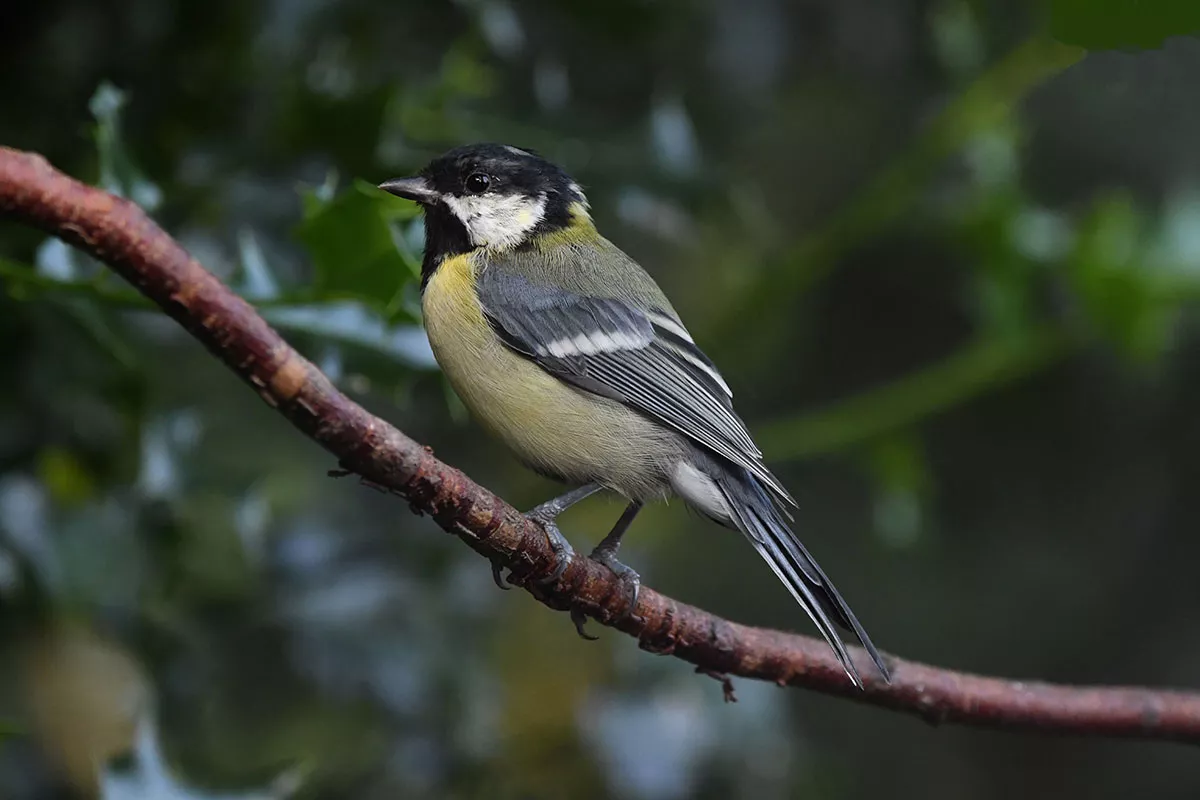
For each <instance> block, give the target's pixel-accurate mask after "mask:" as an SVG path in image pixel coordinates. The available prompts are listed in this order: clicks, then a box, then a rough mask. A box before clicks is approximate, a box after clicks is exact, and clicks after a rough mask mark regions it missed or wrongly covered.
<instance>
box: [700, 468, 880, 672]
mask: <svg viewBox="0 0 1200 800" xmlns="http://www.w3.org/2000/svg"><path fill="white" fill-rule="evenodd" d="M716 484H717V487H718V488H719V489H720V491H721V493H722V495H723V496H724V498H725V502H726V504H727V505H728V506H729V509H730V511H731V512H732V515H733V519H732V520H731V522H732V523H733V524H734V525H735V526H736V527H737V528H738V530H740V531H741V532H742V533H744V534H745V535H746V538H747V539H749V540H750V543H751V544H752V545H754V549H755V550H757V551H758V554H759V555H760V556H762V557H763V560H764V561H766V562H767V564H768V565H769V566H770V567H771V570H772V571H773V572H774V573H775V575H776V577H778V578H779V580H780V581H782V582H783V584H784V586H786V587H787V588H788V591H790V592H791V594H792V596H793V597H794V598H796V602H797V603H799V604H800V607H801V608H803V609H804V610H805V612H807V613H808V616H809V618H810V619H812V621H813V624H814V625H816V626H817V630H819V631H820V632H821V635H822V636H823V637H824V638H825V641H826V642H828V643H829V646H830V647H831V648H833V652H834V654H835V655H837V658H838V661H840V662H841V664H842V667H843V668H844V669H845V670H846V674H847V675H849V676H850V680H852V681H853V682H854V684H855V685H856V686H859V687H861V686H862V680H861V678H859V675H858V671H857V670H856V669H855V667H854V663H853V662H852V661H851V660H850V654H849V652H848V651H847V650H846V645H845V644H844V643H843V641H842V637H841V635H840V634H839V633H838V630H837V627H835V623H836V624H837V626H840V627H842V628H844V629H845V630H847V631H850V632H852V633H853V634H854V636H855V638H857V639H858V641H859V642H861V643H862V646H863V648H864V649H866V651H867V653H868V654H870V656H871V660H872V661H874V662H875V667H876V669H878V670H879V673H880V674H881V675H883V678H884V680H886V681H888V682H890V681H891V675H889V673H888V669H887V666H886V665H885V664H884V661H883V657H882V656H880V654H879V651H878V650H877V649H875V645H874V644H873V643H872V642H871V639H870V637H869V636H867V632H866V631H865V630H864V629H863V627H862V625H861V624H859V621H858V618H857V617H855V616H854V612H853V611H851V610H850V606H849V605H848V604H847V603H846V601H845V600H844V599H843V598H842V595H841V594H840V593H839V592H838V590H837V589H836V588H835V587H834V585H833V583H832V582H831V581H830V580H829V578H828V577H826V575H825V573H824V572H823V571H822V570H821V567H820V566H818V565H817V562H816V561H814V560H813V557H812V556H811V555H809V553H808V550H806V549H805V547H804V545H803V544H801V543H800V540H799V539H797V538H796V535H795V534H794V533H792V531H791V528H789V527H788V523H787V520H786V519H785V518H784V515H783V513H782V512H781V510H780V509H779V508H778V506H776V504H775V503H773V502H772V501H771V499H770V497H769V496H768V495H767V493H766V491H765V490H764V488H763V487H762V485H761V484H760V483H759V482H758V480H757V479H756V478H754V476H752V475H750V474H748V473H746V474H744V475H733V474H726V475H723V476H721V477H719V478H717V479H716Z"/></svg>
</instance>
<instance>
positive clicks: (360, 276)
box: [296, 181, 420, 321]
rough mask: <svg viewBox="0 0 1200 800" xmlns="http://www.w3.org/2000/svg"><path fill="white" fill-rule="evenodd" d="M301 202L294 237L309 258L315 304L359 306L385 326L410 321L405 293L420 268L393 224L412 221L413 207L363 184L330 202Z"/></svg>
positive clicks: (307, 198) (317, 197)
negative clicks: (352, 302)
mask: <svg viewBox="0 0 1200 800" xmlns="http://www.w3.org/2000/svg"><path fill="white" fill-rule="evenodd" d="M303 200H304V220H303V221H302V222H301V223H300V225H299V227H298V228H297V229H296V236H297V237H298V238H299V240H300V241H301V242H302V243H303V244H304V246H305V248H306V249H307V250H308V253H309V256H310V257H311V258H312V262H313V270H314V276H313V290H314V294H315V298H314V299H316V300H330V299H350V300H358V301H359V302H362V303H364V304H365V305H368V306H370V307H371V308H373V309H375V310H377V311H379V312H381V313H383V314H384V315H385V316H386V317H387V319H388V320H389V321H396V320H400V319H406V320H410V321H411V320H412V313H411V308H410V304H408V303H406V302H404V300H405V297H406V294H405V289H406V287H407V286H409V285H410V284H413V283H414V282H415V281H416V279H417V276H419V275H420V265H419V264H416V263H414V261H413V255H412V253H411V250H410V248H408V247H407V246H405V245H404V243H403V233H402V231H401V229H400V227H399V224H398V223H400V222H401V221H404V220H407V219H411V218H412V217H414V216H415V215H416V214H417V208H416V206H415V205H414V204H413V203H408V202H406V201H402V200H400V199H398V198H395V197H392V196H391V195H389V194H387V193H385V192H381V191H380V190H379V189H377V188H375V187H374V186H372V185H370V184H368V183H366V182H365V181H355V182H354V184H353V185H352V186H351V187H350V188H348V189H346V190H345V191H343V192H341V193H339V194H337V195H335V196H333V197H328V194H327V191H326V190H321V189H318V190H310V191H306V192H305V194H304V198H303Z"/></svg>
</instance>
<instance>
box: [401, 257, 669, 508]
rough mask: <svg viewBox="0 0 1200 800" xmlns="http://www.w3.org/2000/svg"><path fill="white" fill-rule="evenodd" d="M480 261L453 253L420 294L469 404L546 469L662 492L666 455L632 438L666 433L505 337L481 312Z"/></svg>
mask: <svg viewBox="0 0 1200 800" xmlns="http://www.w3.org/2000/svg"><path fill="white" fill-rule="evenodd" d="M475 269H476V263H475V258H474V257H473V256H472V255H470V254H467V255H460V256H452V257H450V258H447V259H446V260H445V261H444V262H443V263H442V264H441V266H440V267H439V268H438V270H437V271H436V272H435V273H434V274H433V277H432V278H430V280H429V283H428V284H427V285H426V287H425V291H424V294H423V296H422V307H423V312H424V316H425V328H426V331H427V332H428V334H429V343H430V345H431V346H432V348H433V353H434V356H435V357H436V358H437V360H438V364H440V365H441V367H442V371H443V372H444V373H445V374H446V377H447V378H448V379H449V381H450V384H451V386H453V387H454V390H455V392H457V393H458V396H459V397H460V398H461V399H462V401H463V404H464V405H466V407H467V408H468V410H470V412H471V414H472V415H473V416H474V417H475V418H476V419H477V420H478V421H479V422H480V423H481V424H482V425H484V427H486V428H488V429H489V430H490V431H491V432H492V433H494V434H495V435H497V436H499V437H500V438H501V439H502V440H503V441H504V442H505V443H506V444H507V445H508V446H509V447H511V448H512V449H513V451H514V452H515V453H516V454H517V456H518V457H519V458H521V460H523V461H525V462H526V463H527V464H529V465H531V466H533V467H535V468H537V469H539V470H542V471H544V472H547V473H550V474H552V475H555V476H558V477H560V478H562V479H564V480H568V481H572V482H579V483H583V482H587V481H592V480H598V481H600V482H602V483H605V484H607V485H609V486H612V487H614V488H617V489H619V490H621V491H623V492H625V493H626V494H633V493H636V494H643V493H644V492H645V491H649V492H651V493H655V492H657V491H658V488H657V484H659V483H661V479H660V478H659V474H660V473H661V472H662V465H659V464H654V463H648V462H647V460H646V459H645V458H644V457H642V456H640V455H639V452H641V448H637V447H630V446H629V443H630V442H637V441H647V440H648V439H661V438H662V437H663V436H665V435H668V434H666V433H665V432H664V431H663V430H662V429H661V428H660V427H659V426H657V425H655V424H653V423H651V422H650V421H649V420H647V419H645V418H644V417H642V416H641V415H639V414H637V413H635V412H633V411H630V410H629V409H627V408H626V407H625V406H623V405H621V404H620V403H617V402H615V401H611V400H608V399H606V398H603V397H599V396H597V395H592V394H586V393H584V392H582V391H581V390H578V389H575V388H573V387H571V386H569V385H568V384H565V383H563V382H562V381H560V380H559V379H557V378H555V377H554V376H552V375H550V374H549V373H548V372H546V371H545V370H543V369H542V368H541V367H539V366H537V365H536V364H535V363H533V362H532V361H530V360H528V359H526V358H523V357H522V356H519V355H517V354H516V353H514V352H512V351H511V350H509V349H508V348H507V347H505V346H504V344H503V343H502V342H501V341H500V339H499V338H498V337H497V336H496V334H495V332H494V331H492V329H491V327H490V325H489V324H488V322H487V320H486V318H485V317H484V315H483V309H482V307H481V306H480V303H479V297H478V294H477V293H476V290H475V274H474V270H475ZM649 484H654V485H655V486H654V488H651V487H650V486H649Z"/></svg>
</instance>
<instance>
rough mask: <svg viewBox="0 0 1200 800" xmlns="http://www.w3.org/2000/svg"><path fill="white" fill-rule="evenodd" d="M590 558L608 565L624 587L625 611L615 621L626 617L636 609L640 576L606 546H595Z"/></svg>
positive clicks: (640, 587)
mask: <svg viewBox="0 0 1200 800" xmlns="http://www.w3.org/2000/svg"><path fill="white" fill-rule="evenodd" d="M591 558H592V560H593V561H596V562H598V563H600V564H603V565H604V566H606V567H608V569H609V570H610V571H611V572H612V574H613V575H614V576H616V578H617V580H618V581H619V582H620V583H621V585H622V587H623V588H624V589H625V594H626V602H627V605H626V606H625V613H623V614H622V615H621V616H620V617H618V618H617V620H615V621H617V622H620V621H622V620H625V619H628V618H629V617H630V615H632V614H633V613H634V611H636V610H637V601H638V594H639V593H640V592H641V589H642V576H641V575H638V574H637V572H636V571H634V569H633V568H632V567H628V566H626V565H624V564H622V563H621V562H620V561H618V560H617V556H616V554H615V553H613V552H612V551H611V550H608V549H607V548H603V547H597V548H596V549H595V550H593V551H592V555H591Z"/></svg>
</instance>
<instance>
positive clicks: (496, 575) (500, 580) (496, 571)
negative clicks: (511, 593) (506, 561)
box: [492, 561, 513, 592]
mask: <svg viewBox="0 0 1200 800" xmlns="http://www.w3.org/2000/svg"><path fill="white" fill-rule="evenodd" d="M502 569H504V565H503V564H501V563H500V562H499V561H492V580H494V581H495V582H496V585H497V586H499V587H500V588H501V589H503V590H504V591H506V592H507V591H508V590H509V589H511V588H513V585H512V584H511V583H509V582H508V581H506V580H504V575H503V574H501V572H500V571H501V570H502Z"/></svg>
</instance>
